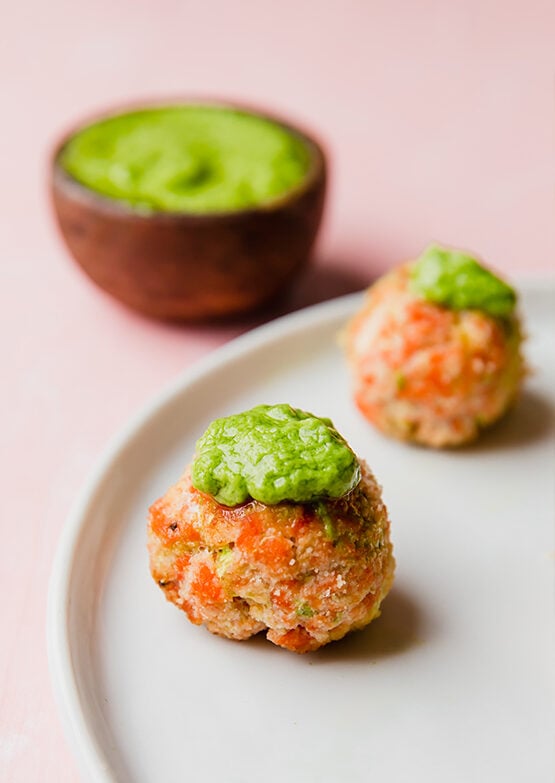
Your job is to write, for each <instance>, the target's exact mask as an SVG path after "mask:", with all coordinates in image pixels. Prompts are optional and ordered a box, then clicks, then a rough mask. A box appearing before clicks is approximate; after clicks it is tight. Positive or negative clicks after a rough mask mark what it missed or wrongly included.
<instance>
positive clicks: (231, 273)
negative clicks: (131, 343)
mask: <svg viewBox="0 0 555 783" xmlns="http://www.w3.org/2000/svg"><path fill="white" fill-rule="evenodd" d="M325 189H326V161H325V155H324V152H323V150H322V148H321V147H320V145H319V144H318V143H317V142H316V141H315V140H314V139H313V138H312V137H310V136H308V135H307V134H306V133H303V132H302V131H300V130H299V129H297V128H295V127H293V126H291V125H289V124H287V123H285V122H283V121H281V120H278V119H275V118H273V117H270V116H268V115H265V114H261V113H258V112H254V111H250V110H245V109H243V108H240V107H237V106H231V105H224V104H218V103H199V102H195V103H178V104H171V105H163V106H145V107H141V108H137V109H133V110H129V111H121V112H114V113H111V114H109V115H106V116H103V117H101V118H100V119H98V120H96V121H93V122H90V123H87V124H84V125H82V126H80V127H79V128H78V129H76V130H75V131H73V132H72V133H70V134H69V135H68V136H66V137H65V138H64V139H63V140H62V141H61V143H60V144H59V145H58V146H57V148H56V149H55V152H54V155H53V161H52V177H51V191H52V200H53V205H54V211H55V215H56V218H57V221H58V225H59V227H60V230H61V233H62V235H63V237H64V239H65V242H66V244H67V246H68V248H69V251H70V253H71V255H72V256H73V258H74V259H75V260H76V261H77V263H78V264H79V265H80V266H81V267H82V269H83V270H84V271H85V272H86V273H87V274H88V276H89V277H90V278H91V279H92V280H93V281H94V282H95V283H96V284H97V285H98V286H100V287H101V288H102V289H104V291H106V292H108V293H109V294H111V295H112V296H114V297H116V298H117V299H119V300H120V301H121V302H123V303H124V304H126V305H128V306H129V307H131V308H133V309H135V310H138V311H139V312H141V313H144V314H146V315H149V316H152V317H155V318H162V319H174V320H202V319H209V318H219V317H226V316H232V315H239V314H243V313H247V312H249V311H252V310H255V309H257V308H260V307H261V306H262V305H264V304H265V303H267V302H269V301H271V300H272V299H273V298H274V297H276V296H277V295H278V294H279V293H281V292H283V291H284V290H285V289H286V288H287V287H288V286H289V285H290V284H291V282H292V281H293V280H294V279H295V276H296V275H297V273H298V272H299V271H300V270H301V269H302V267H303V266H304V265H305V263H306V262H307V259H308V258H309V255H310V251H311V249H312V246H313V244H314V240H315V238H316V234H317V231H318V227H319V225H320V222H321V217H322V211H323V205H324V198H325Z"/></svg>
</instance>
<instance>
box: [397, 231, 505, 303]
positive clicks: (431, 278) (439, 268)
mask: <svg viewBox="0 0 555 783" xmlns="http://www.w3.org/2000/svg"><path fill="white" fill-rule="evenodd" d="M410 285H411V288H412V289H413V291H415V292H416V293H417V294H419V295H420V296H422V297H423V298H424V299H427V300H428V301H429V302H434V303H435V304H440V305H443V306H444V307H448V308H451V309H452V310H482V311H483V312H485V313H488V314H489V315H492V316H494V317H497V318H505V317H507V316H509V315H510V314H511V313H512V311H513V310H514V307H515V304H516V293H515V291H514V289H513V288H511V287H510V286H509V285H507V283H505V282H503V280H500V279H499V278H498V277H496V276H495V275H494V274H493V273H492V272H490V271H489V270H488V269H486V268H485V267H483V266H482V265H481V264H479V263H478V261H477V260H476V259H475V258H472V256H469V255H466V254H465V253H462V252H460V251H459V250H448V249H447V248H444V247H441V246H439V245H431V246H430V247H429V248H427V250H425V251H424V253H423V254H422V255H421V256H420V258H419V259H418V260H417V262H416V264H415V265H414V266H413V268H412V270H411V279H410Z"/></svg>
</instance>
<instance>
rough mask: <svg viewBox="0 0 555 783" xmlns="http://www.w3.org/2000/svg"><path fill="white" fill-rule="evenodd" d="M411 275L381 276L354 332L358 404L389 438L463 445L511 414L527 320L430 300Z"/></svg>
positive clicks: (351, 349)
mask: <svg viewBox="0 0 555 783" xmlns="http://www.w3.org/2000/svg"><path fill="white" fill-rule="evenodd" d="M409 278H410V265H408V264H407V265H405V266H402V267H400V268H398V269H396V270H394V271H393V272H391V273H390V274H388V275H386V276H384V277H383V278H381V279H380V280H379V281H378V282H377V283H376V284H375V285H374V286H372V288H370V289H369V291H368V293H367V296H366V299H365V302H364V305H363V306H362V308H361V310H360V311H359V312H358V313H357V315H355V317H354V318H353V319H352V321H351V323H350V324H349V325H348V327H347V329H346V332H345V335H344V343H345V348H346V353H347V359H348V362H349V365H350V369H351V372H352V377H353V380H354V397H355V402H356V404H357V406H358V408H359V409H360V410H361V412H362V413H363V414H364V416H365V417H366V418H367V419H368V421H370V422H371V423H372V424H374V425H375V426H376V427H377V428H378V429H380V430H381V431H382V432H384V433H385V434H387V435H391V436H393V437H397V438H400V439H402V440H410V441H415V442H417V443H420V444H423V445H427V446H434V447H442V446H457V445H460V444H463V443H466V442H468V441H471V440H473V439H474V438H476V436H477V435H478V434H479V432H480V431H481V430H482V429H483V428H484V427H487V426H489V425H490V424H493V423H494V422H495V421H497V420H498V419H499V418H500V417H501V416H503V414H504V413H505V412H506V411H507V410H508V408H509V407H510V406H511V404H512V403H513V402H514V400H515V398H516V396H517V394H518V391H519V387H520V383H521V379H522V376H523V361H522V356H521V351H520V348H521V332H520V325H519V321H518V318H517V316H515V315H511V316H510V317H507V318H503V319H499V318H494V317H492V316H490V315H487V314H486V313H484V312H481V311H479V310H450V309H448V308H446V307H441V306H439V305H436V304H433V303H430V302H427V301H426V300H424V299H422V298H420V297H418V296H417V295H416V294H415V293H413V292H412V291H411V289H410V286H409Z"/></svg>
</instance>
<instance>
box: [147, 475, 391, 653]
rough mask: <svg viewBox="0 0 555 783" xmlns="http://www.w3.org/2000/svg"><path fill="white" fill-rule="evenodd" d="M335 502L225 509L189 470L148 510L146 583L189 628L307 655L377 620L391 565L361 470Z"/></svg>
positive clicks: (383, 514)
mask: <svg viewBox="0 0 555 783" xmlns="http://www.w3.org/2000/svg"><path fill="white" fill-rule="evenodd" d="M359 467H360V475H361V477H360V480H359V481H358V484H357V485H356V486H355V487H354V488H353V489H352V490H351V491H350V492H348V494H346V495H345V496H343V497H340V498H335V499H333V498H327V499H320V500H317V501H314V502H304V503H299V502H291V501H287V500H286V501H281V502H278V503H276V504H273V505H270V504H265V503H263V502H260V501H259V500H254V499H250V500H248V501H247V502H244V503H241V504H240V505H237V506H235V507H228V506H224V505H222V504H221V503H219V502H218V501H217V500H216V499H215V498H214V497H212V496H210V495H209V494H206V493H205V492H201V491H200V490H198V489H196V488H195V487H194V486H193V483H192V480H191V470H190V469H189V468H188V469H187V470H186V471H185V473H184V475H183V477H182V478H181V479H180V480H179V481H178V482H177V484H175V486H173V487H172V488H171V489H170V490H169V491H168V492H167V493H166V494H165V495H164V496H163V497H161V498H160V499H159V500H157V501H156V502H155V503H154V504H153V505H152V507H151V508H150V515H149V523H148V549H149V554H150V568H151V572H152V576H153V577H154V579H155V580H156V582H157V583H158V585H159V586H160V587H161V589H162V590H163V591H164V593H165V595H166V598H167V599H168V600H169V601H171V602H173V603H174V604H175V605H176V606H177V607H179V608H180V609H182V610H183V611H184V612H185V613H186V614H187V616H188V618H189V620H191V622H193V623H195V624H199V625H200V624H203V625H205V626H206V628H207V629H208V630H209V631H211V632H212V633H215V634H219V635H220V636H225V637H228V638H230V639H247V638H248V637H250V636H252V635H253V634H257V633H259V632H261V631H264V632H265V633H266V636H267V638H268V639H269V640H270V641H271V642H273V643H274V644H276V645H279V646H281V647H284V648H286V649H288V650H293V651H294V652H297V653H305V652H308V651H310V650H316V649H317V648H319V647H321V646H322V645H324V644H327V643H328V642H330V641H332V640H335V639H340V638H341V637H343V636H344V635H345V634H346V633H348V632H349V631H352V630H355V629H359V628H363V627H364V626H365V625H367V624H368V623H369V622H370V621H371V620H372V619H373V618H375V617H377V616H378V615H379V612H380V604H381V602H382V600H383V598H384V597H385V595H386V594H387V592H388V590H389V589H390V587H391V584H392V581H393V572H394V565H395V561H394V558H393V554H392V546H391V543H390V540H389V520H388V515H387V510H386V507H385V506H384V504H383V502H382V499H381V492H380V487H379V486H378V484H377V482H376V480H375V479H374V476H373V475H372V473H371V472H370V470H369V469H368V467H367V466H366V465H365V464H364V463H359Z"/></svg>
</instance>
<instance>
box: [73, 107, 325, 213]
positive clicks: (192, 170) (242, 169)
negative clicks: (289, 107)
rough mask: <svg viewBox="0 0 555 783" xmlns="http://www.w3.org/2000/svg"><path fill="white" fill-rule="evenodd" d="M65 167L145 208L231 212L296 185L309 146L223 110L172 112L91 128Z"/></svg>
mask: <svg viewBox="0 0 555 783" xmlns="http://www.w3.org/2000/svg"><path fill="white" fill-rule="evenodd" d="M59 160H60V163H61V165H62V167H63V168H64V169H65V171H66V172H67V173H68V174H70V175H71V176H72V177H73V178H74V179H76V180H77V181H78V182H80V183H82V184H83V185H85V186H87V187H88V188H90V189H91V190H94V191H96V192H97V193H100V194H102V195H104V196H107V197H109V198H112V199H117V200H118V201H123V202H125V203H126V204H128V205H130V206H132V207H134V208H136V209H138V210H141V211H147V212H150V211H161V212H193V213H206V212H228V211H234V210H239V209H246V208H249V207H254V206H257V205H260V204H264V203H265V202H268V201H272V200H273V199H276V198H278V197H280V196H282V195H284V194H285V193H287V192H288V191H290V190H292V189H294V188H295V187H296V186H298V185H299V184H300V183H301V181H302V179H303V178H304V176H305V174H306V173H307V171H308V168H309V165H310V155H309V150H308V148H307V145H306V144H305V143H304V142H303V141H302V140H301V139H300V138H299V137H297V136H295V135H293V134H292V133H290V132H289V131H287V130H286V129H285V128H283V127H281V126H280V125H278V124H276V123H274V122H271V121H270V120H266V119H264V118H262V117H259V116H256V115H253V114H249V113H247V112H242V111H237V110H235V109H230V108H225V107H218V106H201V105H197V106H195V105H190V106H167V107H160V108H153V109H145V110H142V111H134V112H130V113H127V114H121V115H116V116H113V117H109V118H107V119H105V120H101V121H100V122H97V123H95V124H93V125H89V126H88V127H86V128H84V129H83V130H81V131H79V132H78V133H76V134H75V135H74V136H73V137H72V138H71V139H70V140H69V141H68V142H67V144H66V145H65V146H64V148H63V149H62V152H61V154H60V159H59Z"/></svg>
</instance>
